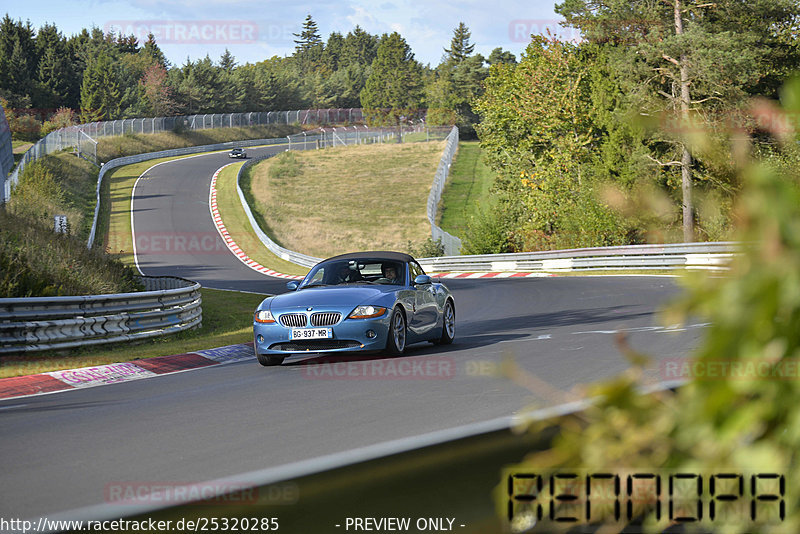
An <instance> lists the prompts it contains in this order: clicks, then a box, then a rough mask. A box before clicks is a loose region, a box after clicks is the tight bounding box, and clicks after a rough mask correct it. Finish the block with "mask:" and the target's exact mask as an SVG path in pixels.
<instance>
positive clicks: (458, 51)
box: [444, 22, 475, 65]
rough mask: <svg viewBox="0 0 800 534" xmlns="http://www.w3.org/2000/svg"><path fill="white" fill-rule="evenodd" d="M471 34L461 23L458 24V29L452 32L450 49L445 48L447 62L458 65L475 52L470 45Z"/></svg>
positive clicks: (473, 46)
mask: <svg viewBox="0 0 800 534" xmlns="http://www.w3.org/2000/svg"><path fill="white" fill-rule="evenodd" d="M471 36H472V34H471V33H470V31H469V28H467V25H466V24H464V23H463V22H459V23H458V27H456V29H455V30H453V39H452V40H451V41H450V48H445V49H444V51H445V54H447V56H446V57H447V62H448V63H452V64H456V65H457V64H459V63H461V62H462V61H464V60H465V59H467V58H468V57H469V56H470V55H472V52H473V51H474V50H475V45H474V44H470V42H469V38H470V37H471Z"/></svg>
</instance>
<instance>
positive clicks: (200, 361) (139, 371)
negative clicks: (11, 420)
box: [0, 343, 255, 399]
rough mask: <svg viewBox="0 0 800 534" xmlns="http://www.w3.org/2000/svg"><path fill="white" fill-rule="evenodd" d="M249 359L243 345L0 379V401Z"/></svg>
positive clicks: (248, 347)
mask: <svg viewBox="0 0 800 534" xmlns="http://www.w3.org/2000/svg"><path fill="white" fill-rule="evenodd" d="M253 358H255V353H254V352H253V344H252V343H245V344H241V345H228V346H226V347H219V348H216V349H208V350H199V351H196V352H188V353H186V354H175V355H173V356H156V357H154V358H145V359H142V360H136V361H133V362H122V363H111V364H108V365H98V366H95V367H81V368H79V369H67V370H63V371H51V372H49V373H40V374H36V375H28V376H16V377H13V378H0V399H12V398H17V397H30V396H32V395H43V394H45V393H55V392H58V391H67V390H73V389H84V388H91V387H96V386H104V385H106V384H117V383H120V382H130V381H132V380H141V379H143V378H153V377H155V376H160V375H165V374H171V373H177V372H182V371H190V370H192V369H200V368H203V367H210V366H213V365H221V364H225V363H232V362H239V361H244V360H250V359H253Z"/></svg>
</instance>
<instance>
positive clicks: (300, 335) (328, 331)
mask: <svg viewBox="0 0 800 534" xmlns="http://www.w3.org/2000/svg"><path fill="white" fill-rule="evenodd" d="M332 337H333V328H292V334H291V339H292V340H295V339H329V338H332Z"/></svg>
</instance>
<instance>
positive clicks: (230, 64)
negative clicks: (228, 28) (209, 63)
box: [219, 48, 236, 73]
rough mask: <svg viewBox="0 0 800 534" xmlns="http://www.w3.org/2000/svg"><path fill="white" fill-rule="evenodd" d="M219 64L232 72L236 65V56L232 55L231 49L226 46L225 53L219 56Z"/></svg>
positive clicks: (223, 68) (226, 70)
mask: <svg viewBox="0 0 800 534" xmlns="http://www.w3.org/2000/svg"><path fill="white" fill-rule="evenodd" d="M219 66H220V67H221V68H222V70H224V71H225V72H228V73H230V72H232V71H233V69H234V67H236V58H235V57H233V54H231V51H230V50H228V49H227V48H226V49H225V53H224V54H222V56H220V58H219Z"/></svg>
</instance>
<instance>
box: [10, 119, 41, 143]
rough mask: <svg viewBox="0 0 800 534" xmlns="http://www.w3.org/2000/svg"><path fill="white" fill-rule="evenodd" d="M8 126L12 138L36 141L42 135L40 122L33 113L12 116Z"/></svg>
mask: <svg viewBox="0 0 800 534" xmlns="http://www.w3.org/2000/svg"><path fill="white" fill-rule="evenodd" d="M8 127H9V129H10V130H11V136H12V137H13V138H14V139H19V140H21V141H37V140H39V139H40V138H41V137H42V123H41V122H39V121H38V120H37V119H36V117H34V116H33V115H18V116H14V117H13V119H12V120H11V121H10V122H9V124H8Z"/></svg>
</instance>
